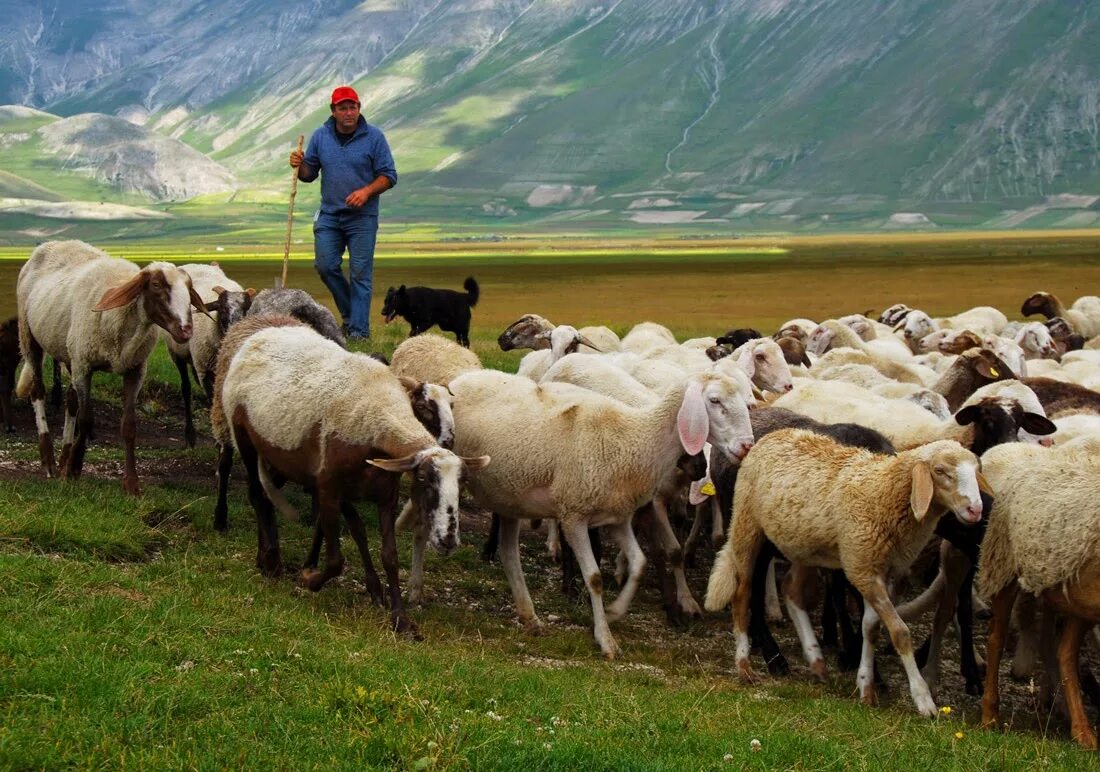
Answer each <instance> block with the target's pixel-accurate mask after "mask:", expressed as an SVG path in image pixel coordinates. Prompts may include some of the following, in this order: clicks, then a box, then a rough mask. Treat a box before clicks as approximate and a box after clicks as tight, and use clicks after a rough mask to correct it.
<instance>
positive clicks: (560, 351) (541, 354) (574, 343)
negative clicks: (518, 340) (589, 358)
mask: <svg viewBox="0 0 1100 772" xmlns="http://www.w3.org/2000/svg"><path fill="white" fill-rule="evenodd" d="M541 336H542V338H544V339H545V340H547V341H548V342H549V344H550V347H549V348H547V349H538V350H535V351H532V352H531V353H530V354H527V355H525V356H524V357H523V359H521V360H520V362H519V368H518V369H517V370H516V374H517V375H522V376H524V377H526V378H530V379H531V380H532V381H538V380H540V379H541V378H542V376H544V375H545V374H546V371H547V370H549V369H550V366H551V365H553V364H554V363H555V362H557V361H558V360H559V359H561V358H562V357H563V356H565V355H566V354H572V353H574V352H577V351H579V350H580V347H581V346H588V347H589V348H590V349H593V350H595V351H599V348H598V347H597V346H596V344H594V343H593V342H592V341H590V340H589V339H588V338H586V337H585V336H584V335H582V334H581V333H580V330H578V329H577V328H576V327H573V326H572V325H568V324H559V325H558V326H557V327H554V328H553V329H552V330H549V331H548V332H545V333H541Z"/></svg>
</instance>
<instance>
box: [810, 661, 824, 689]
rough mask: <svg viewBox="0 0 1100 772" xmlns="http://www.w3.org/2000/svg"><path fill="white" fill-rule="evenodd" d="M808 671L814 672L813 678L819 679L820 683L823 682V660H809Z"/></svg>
mask: <svg viewBox="0 0 1100 772" xmlns="http://www.w3.org/2000/svg"><path fill="white" fill-rule="evenodd" d="M810 672H811V673H813V674H814V678H816V679H817V680H818V681H820V682H821V683H825V673H826V670H825V660H823V659H815V660H814V661H813V662H811V663H810Z"/></svg>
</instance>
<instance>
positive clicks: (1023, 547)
mask: <svg viewBox="0 0 1100 772" xmlns="http://www.w3.org/2000/svg"><path fill="white" fill-rule="evenodd" d="M982 467H983V469H984V471H985V474H986V475H987V477H988V479H989V481H990V485H992V486H993V488H994V490H995V491H996V495H995V497H994V501H993V510H992V511H991V513H990V515H989V527H988V529H987V531H986V535H985V541H984V543H983V544H982V552H981V558H980V561H979V570H978V586H979V588H980V590H981V592H982V594H983V595H984V596H985V597H987V598H990V599H991V601H992V607H993V622H992V624H991V627H990V633H989V644H988V654H987V662H986V683H985V694H984V696H983V698H982V724H983V725H986V726H997V725H999V685H998V681H999V673H998V669H999V666H1000V660H1001V653H1002V651H1003V648H1004V641H1005V634H1006V632H1007V626H1008V617H1009V613H1010V611H1011V609H1012V604H1013V600H1014V599H1015V596H1016V591H1017V588H1020V589H1023V590H1025V591H1026V592H1029V593H1034V594H1036V595H1039V596H1040V597H1041V598H1042V599H1043V600H1044V601H1045V602H1046V603H1048V604H1049V605H1050V606H1052V607H1053V608H1054V609H1056V610H1057V611H1059V612H1061V613H1064V614H1066V615H1067V620H1066V624H1065V627H1064V628H1063V631H1062V635H1061V642H1060V645H1059V647H1058V666H1059V668H1058V669H1059V670H1060V672H1061V681H1062V685H1063V687H1064V690H1065V697H1066V705H1067V707H1068V708H1069V714H1070V723H1071V726H1072V733H1073V738H1074V739H1075V740H1076V741H1077V742H1079V743H1080V744H1081V745H1083V746H1085V747H1087V748H1095V747H1096V735H1095V734H1094V732H1093V730H1092V727H1090V726H1089V723H1088V718H1087V716H1086V715H1085V710H1084V706H1083V704H1082V701H1081V688H1080V683H1079V680H1078V652H1079V649H1080V646H1081V639H1082V637H1083V636H1084V634H1085V633H1086V632H1087V631H1088V629H1089V628H1090V627H1092V625H1093V624H1094V623H1096V622H1100V601H1098V598H1100V568H1098V567H1100V506H1098V502H1100V438H1095V437H1092V438H1087V439H1080V440H1075V441H1073V442H1069V443H1066V444H1065V445H1056V446H1054V447H1053V448H1042V447H1038V446H1035V445H1024V444H1013V445H1001V446H998V447H995V448H991V449H990V450H989V451H987V452H986V453H985V454H984V455H983V456H982ZM1053 664H1054V663H1048V667H1053Z"/></svg>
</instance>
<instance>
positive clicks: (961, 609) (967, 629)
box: [956, 564, 983, 696]
mask: <svg viewBox="0 0 1100 772" xmlns="http://www.w3.org/2000/svg"><path fill="white" fill-rule="evenodd" d="M976 572H977V566H975V565H973V564H971V566H970V569H969V570H968V571H967V573H966V577H965V579H964V580H963V584H962V587H960V588H959V601H958V611H957V612H956V619H957V622H958V637H959V672H961V673H962V675H963V678H964V679H965V680H966V693H967V694H970V695H972V696H977V695H979V694H981V693H982V667H983V663H982V662H981V661H980V659H979V657H978V654H977V652H976V651H974V606H973V599H974V575H975V573H976Z"/></svg>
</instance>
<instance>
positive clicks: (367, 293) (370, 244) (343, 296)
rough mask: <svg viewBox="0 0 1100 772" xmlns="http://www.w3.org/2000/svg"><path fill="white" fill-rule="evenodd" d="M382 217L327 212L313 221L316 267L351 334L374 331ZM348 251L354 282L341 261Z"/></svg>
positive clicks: (314, 260)
mask: <svg viewBox="0 0 1100 772" xmlns="http://www.w3.org/2000/svg"><path fill="white" fill-rule="evenodd" d="M377 236H378V217H377V216H376V215H365V214H361V213H358V212H356V213H341V214H325V213H324V212H319V213H318V214H317V219H315V220H314V221H313V254H314V258H313V267H314V268H316V269H317V274H318V275H319V276H320V277H321V281H322V282H324V284H325V286H326V287H328V290H329V292H331V293H332V299H333V300H335V301H336V308H337V309H338V310H339V311H340V316H342V317H343V318H344V324H346V325H347V327H348V334H349V335H362V336H369V335H370V297H371V282H372V275H373V273H374V243H375V239H376V237H377ZM345 248H346V249H347V251H348V268H349V272H350V274H351V282H350V284H349V282H348V279H347V278H346V277H345V276H344V272H343V270H342V268H341V264H342V263H343V260H344V249H345Z"/></svg>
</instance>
